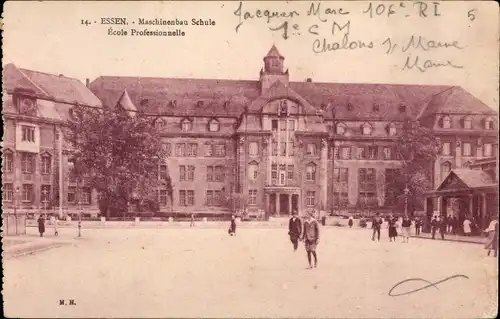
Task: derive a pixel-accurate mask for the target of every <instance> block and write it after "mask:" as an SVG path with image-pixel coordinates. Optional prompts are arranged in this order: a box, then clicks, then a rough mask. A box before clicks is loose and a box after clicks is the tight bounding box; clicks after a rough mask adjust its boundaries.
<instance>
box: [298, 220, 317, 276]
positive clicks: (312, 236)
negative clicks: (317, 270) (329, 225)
mask: <svg viewBox="0 0 500 319" xmlns="http://www.w3.org/2000/svg"><path fill="white" fill-rule="evenodd" d="M302 239H303V240H304V242H305V247H306V252H307V260H308V261H309V267H308V269H311V268H312V260H311V259H312V258H311V257H314V267H317V266H318V256H317V254H316V246H317V245H318V243H319V224H318V222H317V221H316V220H315V219H314V217H313V213H312V212H310V213H309V214H308V215H307V219H306V221H305V222H304V230H303V232H302Z"/></svg>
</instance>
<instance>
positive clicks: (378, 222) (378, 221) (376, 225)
mask: <svg viewBox="0 0 500 319" xmlns="http://www.w3.org/2000/svg"><path fill="white" fill-rule="evenodd" d="M383 222H384V221H383V220H382V218H380V213H377V215H376V216H375V217H373V219H372V229H373V234H372V240H373V241H375V233H376V234H377V239H378V241H380V227H381V226H382V223H383Z"/></svg>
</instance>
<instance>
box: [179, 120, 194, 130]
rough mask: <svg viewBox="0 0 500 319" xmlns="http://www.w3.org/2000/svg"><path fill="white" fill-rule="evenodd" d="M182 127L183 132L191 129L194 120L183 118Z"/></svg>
mask: <svg viewBox="0 0 500 319" xmlns="http://www.w3.org/2000/svg"><path fill="white" fill-rule="evenodd" d="M181 129H182V131H183V132H188V131H191V130H192V129H193V122H191V121H190V120H188V119H183V120H182V121H181Z"/></svg>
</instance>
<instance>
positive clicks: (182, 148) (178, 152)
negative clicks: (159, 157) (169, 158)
mask: <svg viewBox="0 0 500 319" xmlns="http://www.w3.org/2000/svg"><path fill="white" fill-rule="evenodd" d="M185 154H186V144H182V143H177V144H175V156H179V157H183V156H185Z"/></svg>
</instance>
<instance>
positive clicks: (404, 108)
mask: <svg viewBox="0 0 500 319" xmlns="http://www.w3.org/2000/svg"><path fill="white" fill-rule="evenodd" d="M405 112H406V105H404V104H399V113H405Z"/></svg>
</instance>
